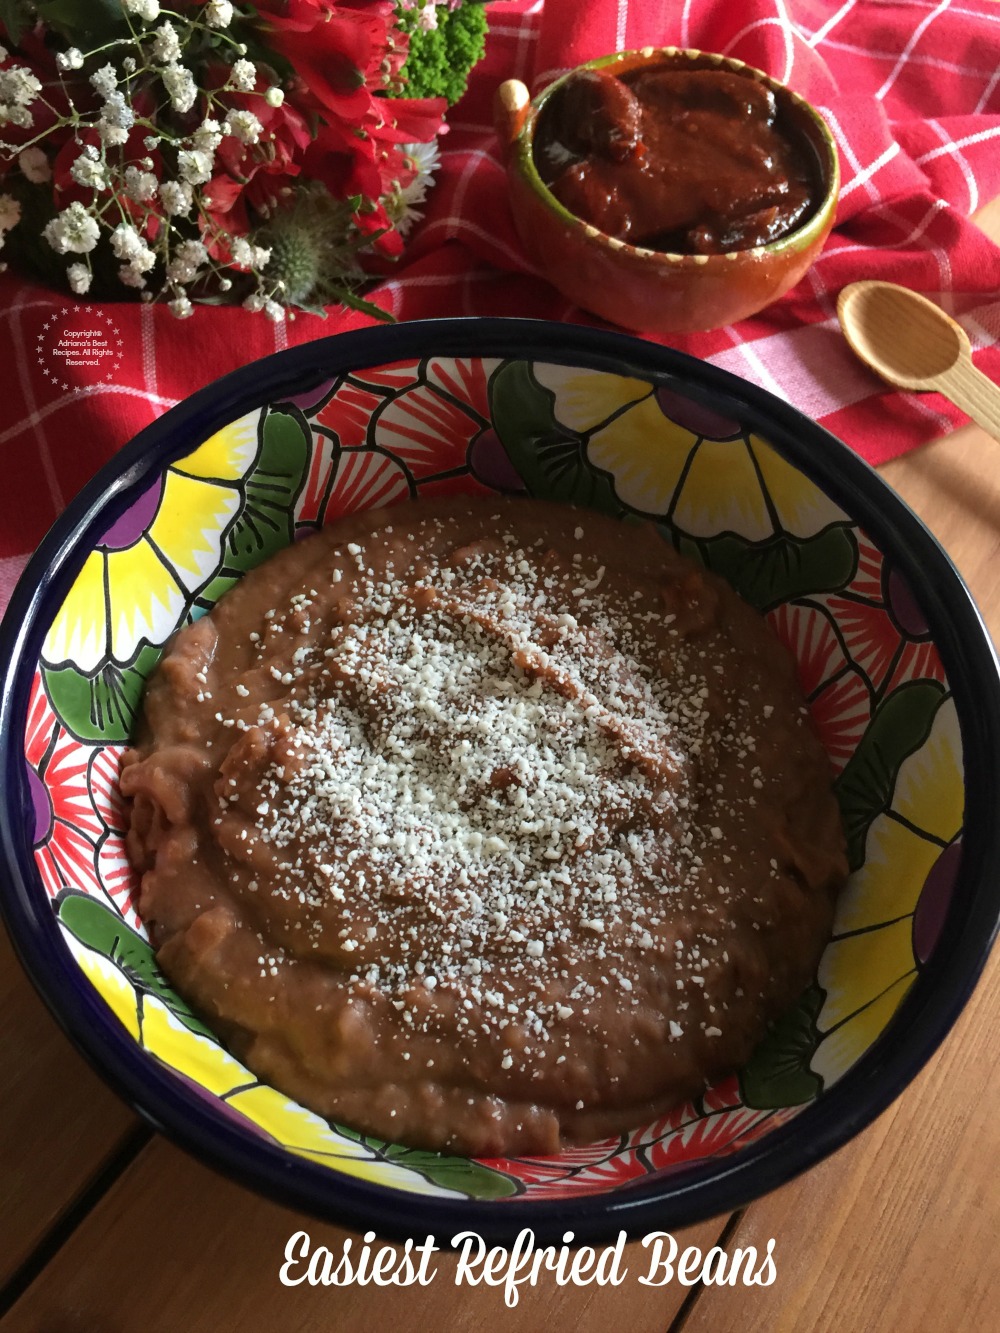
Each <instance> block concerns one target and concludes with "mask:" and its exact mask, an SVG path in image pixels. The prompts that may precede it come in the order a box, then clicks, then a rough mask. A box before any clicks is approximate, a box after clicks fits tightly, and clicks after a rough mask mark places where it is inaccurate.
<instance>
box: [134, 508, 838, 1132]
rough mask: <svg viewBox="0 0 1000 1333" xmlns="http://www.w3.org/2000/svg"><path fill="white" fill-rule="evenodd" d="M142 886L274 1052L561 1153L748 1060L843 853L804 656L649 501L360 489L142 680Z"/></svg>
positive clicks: (333, 1091)
mask: <svg viewBox="0 0 1000 1333" xmlns="http://www.w3.org/2000/svg"><path fill="white" fill-rule="evenodd" d="M121 786H122V791H123V793H124V794H125V795H126V796H127V797H129V798H131V802H132V818H131V829H130V831H129V835H128V842H129V850H130V854H131V856H132V858H133V860H134V863H135V865H136V866H137V868H138V869H139V870H140V871H141V872H142V886H141V900H140V910H141V915H142V917H143V920H144V921H145V922H146V924H147V926H148V928H149V931H150V935H151V937H152V940H153V942H154V944H155V946H156V948H157V951H158V954H157V956H158V959H159V962H160V964H161V966H162V968H163V970H164V972H165V973H166V974H167V976H168V977H169V978H170V979H171V980H172V981H173V982H174V984H175V985H176V986H177V989H178V990H179V991H180V992H181V994H182V995H184V996H186V997H187V999H188V1000H189V1001H190V1002H191V1003H192V1004H193V1005H194V1006H196V1007H197V1009H198V1010H199V1011H200V1012H201V1013H202V1014H203V1015H204V1016H205V1017H206V1019H207V1020H208V1021H209V1022H210V1023H211V1024H213V1025H214V1027H215V1028H216V1030H217V1031H218V1032H219V1034H220V1035H221V1036H222V1037H224V1039H225V1040H226V1041H227V1042H228V1043H229V1045H230V1047H231V1048H232V1050H233V1051H234V1052H235V1053H236V1054H237V1055H238V1056H239V1058H240V1059H242V1060H244V1061H245V1062H246V1064H247V1065H249V1067H250V1068H251V1069H252V1070H254V1071H255V1073H256V1074H258V1075H259V1076H260V1077H261V1078H262V1079H265V1080H267V1081H268V1082H270V1083H272V1084H273V1085H274V1086H276V1087H278V1088H280V1089H282V1090H283V1091H285V1092H286V1093H288V1094H289V1095H290V1096H292V1097H295V1098H297V1099H298V1100H299V1101H301V1102H302V1103H303V1104H305V1105H306V1106H309V1107H312V1108H313V1109H314V1110H316V1111H318V1112H319V1113H320V1114H322V1115H324V1116H328V1117H331V1118H335V1119H337V1120H340V1121H343V1122H344V1123H346V1124H348V1125H352V1126H355V1127H356V1128H358V1129H361V1130H364V1131H366V1132H369V1133H372V1134H375V1135H379V1136H382V1137H385V1138H388V1139H391V1140H394V1141H400V1142H403V1143H408V1144H412V1145H414V1146H418V1147H425V1148H447V1149H452V1150H456V1151H460V1152H467V1153H471V1154H476V1155H493V1154H501V1153H535V1152H552V1151H555V1150H557V1149H558V1148H559V1146H560V1144H561V1143H564V1142H581V1141H588V1140H593V1139H595V1138H599V1137H601V1136H604V1135H607V1134H609V1133H611V1132H617V1131H620V1130H623V1129H630V1128H635V1127H636V1126H638V1125H640V1124H642V1123H644V1122H648V1121H649V1120H650V1119H652V1118H653V1117H654V1116H655V1115H656V1114H658V1113H660V1112H663V1111H665V1110H667V1109H668V1108H670V1107H673V1106H674V1105H676V1104H678V1103H680V1102H681V1101H683V1100H684V1099H686V1098H688V1097H689V1096H692V1095H695V1094H698V1093H699V1092H701V1091H703V1090H704V1088H705V1086H706V1084H707V1083H708V1082H710V1081H711V1080H713V1079H715V1078H717V1077H718V1076H720V1075H722V1074H724V1073H726V1072H729V1071H731V1070H733V1069H735V1068H736V1067H738V1066H739V1065H740V1064H741V1063H743V1062H744V1061H745V1060H746V1059H747V1058H748V1057H749V1055H750V1054H751V1052H752V1050H753V1048H754V1046H755V1045H756V1043H757V1042H758V1041H759V1040H760V1038H761V1036H762V1035H763V1033H764V1031H765V1028H766V1026H767V1024H768V1022H769V1021H770V1020H773V1019H774V1018H776V1017H777V1016H778V1015H780V1014H781V1013H782V1012H783V1011H785V1010H787V1009H788V1007H789V1006H790V1005H791V1004H792V1003H793V1002H794V1001H795V999H796V998H797V997H798V995H799V994H800V992H801V991H802V989H803V988H804V987H805V986H806V985H807V984H808V982H809V981H810V979H811V978H812V976H813V975H814V972H815V968H816V964H817V961H818V959H819V955H820V953H821V951H822V949H823V946H824V943H825V941H826V939H827V936H828V933H829V930H830V926H831V916H832V905H833V900H834V897H835V894H836V892H837V889H838V887H839V886H840V884H841V882H842V881H843V878H844V875H845V859H844V850H843V835H842V830H841V824H840V818H839V815H838V811H837V808H836V805H835V803H834V799H833V796H832V795H831V789H830V771H829V765H828V761H827V758H826V755H825V754H824V752H823V750H822V748H821V746H820V743H819V741H818V739H817V737H816V735H815V733H814V731H813V729H812V725H811V722H810V719H809V717H808V714H807V710H806V708H805V706H804V704H803V701H802V698H801V695H800V693H799V690H798V687H797V684H796V680H795V671H794V666H793V663H792V662H791V660H790V658H789V656H788V654H787V653H786V651H785V650H784V648H783V647H782V646H781V645H780V644H779V643H778V641H777V640H776V639H775V638H774V637H773V636H772V634H771V632H770V630H769V629H768V627H767V626H766V624H765V623H764V621H763V620H762V619H761V617H760V616H759V615H758V614H757V613H756V612H755V611H753V610H752V609H751V608H750V607H749V606H747V605H746V604H745V603H743V602H742V601H741V600H740V599H739V598H738V597H737V596H736V594H735V593H733V592H732V591H731V589H730V588H729V587H728V586H726V585H725V584H724V583H722V582H721V581H720V580H719V579H718V578H716V577H714V576H713V575H711V574H708V573H705V572H704V571H703V570H701V569H700V568H698V567H696V566H695V565H694V564H692V563H690V562H689V561H687V560H685V559H684V558H682V557H681V556H679V555H677V554H676V553H675V552H674V551H673V550H672V549H671V548H670V547H668V546H667V545H666V543H665V542H664V541H663V540H662V538H661V537H660V536H659V534H658V533H657V532H656V530H655V529H654V528H653V526H652V525H644V526H635V527H631V526H630V527H627V528H623V527H622V525H621V524H620V523H618V522H616V521H614V520H612V519H609V518H605V517H602V516H599V515H597V514H594V513H590V512H584V511H581V510H573V509H569V508H566V507H563V506H558V505H550V504H543V503H540V502H532V501H516V500H512V501H506V500H504V501H501V500H494V499H491V500H487V501H468V500H460V501H456V500H449V501H429V502H425V503H420V504H417V505H412V506H402V507H398V508H394V509H391V510H383V511H377V512H369V513H363V514H357V515H354V516H353V517H351V518H349V519H346V520H344V521H342V522H340V523H338V524H337V525H336V526H335V527H333V528H329V529H327V530H326V531H324V532H323V533H321V534H319V535H317V536H314V537H311V538H310V539H309V540H307V541H304V542H302V543H300V544H298V545H296V546H293V547H291V548H289V549H288V550H286V551H284V552H282V553H281V554H280V555H278V556H276V557H275V558H274V559H272V560H271V561H269V562H268V563H266V564H265V565H263V566H262V567H261V568H260V569H258V570H256V571H255V572H253V573H251V574H249V575H247V577H246V578H245V579H244V580H243V581H242V583H241V584H240V585H239V586H238V587H236V588H235V589H234V590H233V591H232V592H230V593H229V594H227V595H226V596H225V597H224V598H222V600H221V601H220V602H219V603H218V605H217V606H216V608H215V610H214V611H213V612H212V613H211V614H210V615H209V616H207V617H206V618H205V619H203V620H200V621H198V622H197V623H196V624H193V625H191V626H190V627H188V628H186V629H184V630H182V631H181V632H180V633H179V634H178V635H177V636H176V638H175V639H174V641H173V642H172V644H171V646H170V647H169V649H168V651H167V652H166V655H165V656H164V658H163V660H162V662H161V664H160V667H159V669H158V670H157V672H156V674H155V675H154V677H153V678H152V679H151V680H150V682H149V687H148V691H147V695H146V702H145V718H144V722H143V725H142V727H141V729H140V733H139V736H138V739H137V743H136V746H135V748H134V749H132V750H130V751H129V752H128V753H127V755H126V757H125V764H124V769H123V772H122V778H121Z"/></svg>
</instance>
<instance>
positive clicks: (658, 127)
mask: <svg viewBox="0 0 1000 1333" xmlns="http://www.w3.org/2000/svg"><path fill="white" fill-rule="evenodd" d="M535 161H536V164H537V167H538V171H539V174H540V176H541V178H542V180H543V181H544V182H545V184H546V185H547V186H548V188H549V189H550V190H551V191H552V193H553V194H554V195H555V197H556V198H557V199H558V200H559V202H560V203H561V204H563V205H564V207H566V208H567V209H569V211H570V212H571V213H573V214H575V215H576V216H577V217H579V218H582V219H584V220H585V221H586V222H589V223H591V224H592V225H593V226H595V227H597V228H598V230H599V231H601V232H604V233H605V234H606V235H608V236H614V237H617V238H618V239H619V240H622V241H627V242H628V243H629V244H631V245H639V246H646V247H648V248H650V249H653V250H660V251H670V252H673V253H677V254H722V253H725V252H726V251H728V250H743V249H749V248H751V247H753V246H758V245H766V244H768V243H770V242H771V241H775V240H777V239H778V238H779V237H781V236H785V235H787V234H788V233H789V232H791V231H794V230H795V228H796V227H798V226H800V225H801V224H802V223H803V222H804V221H805V220H806V218H807V217H809V215H810V214H811V213H812V212H813V211H814V210H815V207H816V204H817V202H818V200H819V198H820V196H821V194H822V188H821V182H820V171H819V163H818V161H817V160H816V155H815V153H814V151H813V150H812V147H811V146H810V145H809V144H808V143H807V142H806V141H805V140H804V139H803V138H802V136H801V135H798V134H796V133H795V132H794V130H793V129H792V128H791V127H790V126H788V125H787V124H785V123H784V121H783V118H782V117H781V115H780V112H779V107H778V104H777V100H776V98H775V95H774V92H773V91H772V90H771V89H770V88H768V87H766V86H765V85H764V84H763V83H759V82H757V81H756V80H755V79H753V78H748V77H746V76H745V75H744V74H741V73H737V72H735V71H733V70H728V69H676V68H672V67H653V68H647V67H643V66H640V67H639V68H638V69H632V70H627V71H625V72H624V73H622V74H621V76H620V77H619V76H618V75H616V74H615V73H613V72H612V71H611V70H610V69H581V70H577V71H576V72H574V73H573V74H572V75H571V76H570V77H569V78H568V79H567V80H566V81H565V83H564V84H563V85H562V87H561V88H560V89H559V90H558V92H557V93H556V95H555V96H554V97H552V98H551V99H550V100H549V102H548V103H547V105H546V107H545V109H544V111H543V113H542V115H541V116H540V117H539V123H538V128H537V130H536V134H535Z"/></svg>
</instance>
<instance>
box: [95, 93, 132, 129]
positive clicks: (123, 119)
mask: <svg viewBox="0 0 1000 1333" xmlns="http://www.w3.org/2000/svg"><path fill="white" fill-rule="evenodd" d="M101 119H102V120H104V121H106V123H107V124H108V125H113V126H115V127H116V128H117V129H120V130H130V129H131V128H132V126H133V125H134V124H135V112H134V111H133V110H132V108H131V107H130V106H129V104H128V102H126V100H125V94H124V93H120V92H118V91H114V92H110V93H108V95H107V96H106V97H105V99H104V105H103V107H101Z"/></svg>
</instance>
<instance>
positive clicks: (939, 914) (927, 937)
mask: <svg viewBox="0 0 1000 1333" xmlns="http://www.w3.org/2000/svg"><path fill="white" fill-rule="evenodd" d="M961 863H962V840H961V838H956V839H955V841H954V842H953V843H952V844H951V845H950V846H949V847H946V848H945V849H944V851H943V852H942V853H941V855H940V856H939V857H938V859H937V860H936V861H935V862H934V864H933V865H932V866H931V869H930V872H929V874H928V876H927V878H926V880H925V881H924V887H923V888H922V889H921V890H920V898H919V900H918V902H917V910H916V911H915V912H914V914H913V954H914V957H915V958H916V960H917V962H918V963H926V962H927V960H928V959H929V958H930V956H931V954H932V953H933V952H934V948H935V946H936V945H937V942H938V939H939V938H940V936H941V930H942V928H943V926H944V923H945V919H946V917H947V915H948V907H949V905H950V904H951V895H952V893H953V891H954V888H955V881H956V880H957V879H958V871H959V867H960V865H961Z"/></svg>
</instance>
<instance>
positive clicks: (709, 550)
mask: <svg viewBox="0 0 1000 1333" xmlns="http://www.w3.org/2000/svg"><path fill="white" fill-rule="evenodd" d="M698 545H699V550H700V555H701V560H702V563H703V564H705V565H707V566H708V568H709V569H711V570H714V571H715V573H716V574H721V575H722V577H723V578H724V579H726V580H727V582H728V583H730V584H732V586H733V587H734V588H735V589H736V591H737V592H738V593H739V594H740V595H741V596H742V597H744V598H745V599H746V600H747V601H748V602H749V603H750V604H751V606H755V607H756V608H757V610H758V611H767V610H769V609H770V608H771V607H773V606H777V605H778V604H779V603H781V602H787V601H790V600H791V599H792V598H793V597H802V596H803V595H805V594H806V593H819V592H832V591H834V590H835V589H837V588H843V587H846V585H847V584H848V583H850V581H851V579H852V578H853V577H854V572H855V570H856V568H857V561H858V547H857V542H856V541H855V538H854V534H853V532H852V531H851V529H850V528H848V527H845V526H842V525H839V524H838V525H836V526H833V527H829V528H826V529H825V531H823V532H819V533H817V534H816V536H815V537H805V538H800V537H789V536H787V535H785V534H777V535H775V536H774V537H772V538H770V539H769V540H768V541H766V542H763V543H761V544H760V545H752V544H751V543H750V542H748V541H746V540H745V539H744V538H743V537H733V536H724V537H712V538H710V539H709V540H708V541H703V542H699V544H698Z"/></svg>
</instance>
